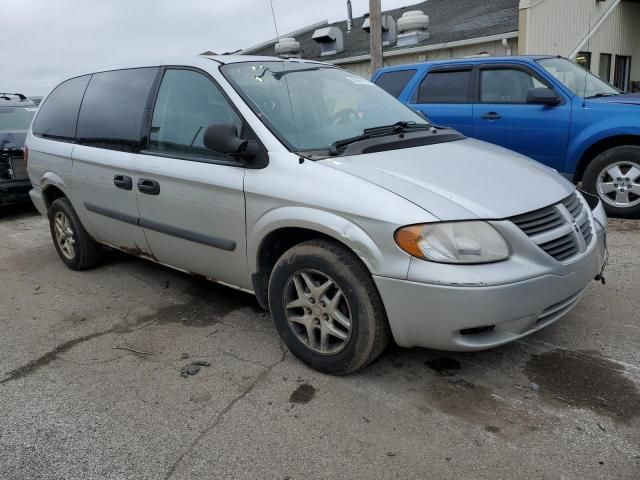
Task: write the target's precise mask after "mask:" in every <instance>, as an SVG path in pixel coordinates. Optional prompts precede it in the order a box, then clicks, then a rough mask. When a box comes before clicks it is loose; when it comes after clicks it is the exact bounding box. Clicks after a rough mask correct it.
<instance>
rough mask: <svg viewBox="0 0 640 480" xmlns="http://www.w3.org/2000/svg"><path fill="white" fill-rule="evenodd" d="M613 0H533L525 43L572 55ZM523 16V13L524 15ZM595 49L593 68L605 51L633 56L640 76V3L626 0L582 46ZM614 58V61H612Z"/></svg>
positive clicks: (531, 50) (532, 50)
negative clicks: (597, 0)
mask: <svg viewBox="0 0 640 480" xmlns="http://www.w3.org/2000/svg"><path fill="white" fill-rule="evenodd" d="M612 3H613V0H606V1H602V2H596V1H595V0H542V1H538V0H530V1H528V2H521V8H522V7H524V6H526V5H527V4H530V5H531V7H529V8H527V9H526V10H527V12H526V22H527V24H526V26H525V27H524V28H522V27H521V32H524V34H525V35H526V38H525V39H524V41H523V42H521V45H522V46H523V47H524V50H525V51H524V52H523V53H527V54H557V55H563V56H568V55H570V54H571V52H572V51H573V50H574V49H575V48H576V47H577V46H578V45H579V44H580V42H581V40H582V39H583V38H584V37H585V36H586V34H587V32H589V30H590V28H591V27H592V26H593V25H595V24H596V23H597V22H598V20H599V19H600V18H601V17H602V15H604V14H605V12H607V10H608V9H609V8H610V7H611V5H612ZM521 18H522V17H521ZM582 50H584V51H588V52H591V54H592V55H591V58H592V61H591V70H592V71H593V72H596V73H597V72H598V66H599V57H600V54H601V53H610V54H613V55H614V56H615V55H630V56H632V73H631V75H632V79H634V80H640V4H638V3H634V2H627V1H623V2H622V3H621V4H620V5H618V6H617V7H616V9H615V10H614V11H613V12H612V13H611V15H609V17H608V18H607V19H606V20H605V21H604V23H603V24H602V25H601V27H600V28H599V29H598V30H597V31H596V33H595V34H594V35H593V36H592V37H591V39H590V40H589V42H588V43H587V44H586V45H585V46H584V47H583V48H582ZM613 63H614V61H612V64H613Z"/></svg>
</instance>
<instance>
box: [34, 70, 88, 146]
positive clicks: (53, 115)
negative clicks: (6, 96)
mask: <svg viewBox="0 0 640 480" xmlns="http://www.w3.org/2000/svg"><path fill="white" fill-rule="evenodd" d="M90 78H91V75H85V76H84V77H77V78H72V79H71V80H67V81H66V82H63V83H61V84H60V85H58V86H57V87H56V88H55V90H53V92H51V94H50V95H49V96H48V97H47V99H46V100H45V102H44V103H43V104H42V105H41V106H40V110H39V111H38V114H37V115H38V116H37V117H36V119H35V121H34V123H33V133H34V134H35V135H39V136H43V137H51V138H58V139H61V140H73V139H74V138H75V136H76V122H77V121H78V110H80V102H81V101H82V95H84V91H85V90H86V88H87V84H88V83H89V79H90Z"/></svg>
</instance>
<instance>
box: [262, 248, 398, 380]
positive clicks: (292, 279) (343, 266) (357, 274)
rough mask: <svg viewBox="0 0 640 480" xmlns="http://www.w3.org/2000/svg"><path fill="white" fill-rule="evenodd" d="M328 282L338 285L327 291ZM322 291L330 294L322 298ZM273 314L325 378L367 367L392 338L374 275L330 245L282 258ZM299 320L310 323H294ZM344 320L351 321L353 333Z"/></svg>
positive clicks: (274, 276) (275, 275)
mask: <svg viewBox="0 0 640 480" xmlns="http://www.w3.org/2000/svg"><path fill="white" fill-rule="evenodd" d="M304 275H306V280H305V277H304ZM296 279H297V281H298V284H296ZM309 279H310V281H311V283H312V285H313V291H311V290H310V289H309V287H308V285H309V283H308V281H307V280H309ZM329 282H333V283H332V285H331V286H329V287H327V285H328V284H329ZM299 286H302V288H303V295H302V296H301V295H300V289H299V288H298V287H299ZM322 288H325V289H326V290H325V291H324V293H319V292H320V291H321V290H322ZM338 292H340V295H338ZM336 299H337V300H336ZM334 301H335V302H334ZM309 302H311V303H309ZM285 305H295V306H294V307H291V308H285ZM325 307H326V308H325ZM307 309H308V311H307ZM311 309H313V310H311ZM269 310H270V311H271V316H272V318H273V321H274V323H275V326H276V329H277V330H278V333H279V334H280V337H281V338H282V340H283V341H284V343H285V344H286V346H287V347H288V348H289V350H290V351H291V352H292V353H293V354H294V355H295V356H296V357H298V358H299V359H300V360H302V361H303V362H304V363H306V364H307V365H309V366H310V367H311V368H313V369H315V370H318V371H320V372H324V373H331V374H335V375H346V374H349V373H352V372H355V371H356V370H359V369H361V368H363V367H365V366H366V365H368V364H369V363H371V362H373V361H374V360H375V359H376V358H377V357H378V356H379V355H380V354H381V353H382V352H383V351H384V349H385V347H386V346H387V344H388V342H389V338H390V330H389V323H388V321H387V316H386V313H385V310H384V305H383V304H382V299H381V298H380V295H379V294H378V290H377V288H376V286H375V284H374V282H373V279H372V278H371V275H370V274H369V272H368V271H367V269H366V268H365V266H364V265H363V264H362V263H361V262H360V260H359V259H358V258H357V257H356V256H355V255H354V254H353V253H351V252H350V251H349V250H348V249H346V248H345V247H343V246H341V245H339V244H337V243H333V242H330V241H326V240H311V241H308V242H304V243H301V244H298V245H296V246H295V247H293V248H291V249H290V250H288V251H286V252H285V253H284V254H283V255H282V256H281V257H280V259H279V260H278V261H277V262H276V265H275V267H274V268H273V271H272V272H271V277H270V279H269ZM296 317H297V318H298V319H300V318H302V319H303V321H304V322H306V323H305V324H302V323H297V322H294V321H291V322H290V319H291V318H296ZM314 317H315V318H314ZM345 318H347V320H350V322H348V323H349V327H348V328H347V327H346V326H345V325H346V323H345ZM336 319H337V320H336ZM312 322H313V323H312ZM307 325H311V331H312V332H313V335H310V334H309V332H310V330H309V328H308V327H307ZM327 332H328V333H327ZM337 333H339V334H340V335H339V336H334V334H337ZM344 337H346V338H344ZM323 339H326V340H323Z"/></svg>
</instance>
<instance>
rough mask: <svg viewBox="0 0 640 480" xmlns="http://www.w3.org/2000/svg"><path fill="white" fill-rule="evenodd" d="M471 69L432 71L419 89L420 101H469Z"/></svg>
mask: <svg viewBox="0 0 640 480" xmlns="http://www.w3.org/2000/svg"><path fill="white" fill-rule="evenodd" d="M470 83H471V70H456V71H447V72H437V71H436V72H430V73H428V74H427V76H426V77H425V78H424V80H422V83H421V84H420V88H419V90H418V103H469V85H470Z"/></svg>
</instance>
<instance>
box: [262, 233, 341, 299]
mask: <svg viewBox="0 0 640 480" xmlns="http://www.w3.org/2000/svg"><path fill="white" fill-rule="evenodd" d="M316 239H326V240H328V241H331V242H334V243H339V244H341V245H343V246H345V245H344V244H343V243H342V242H339V241H338V240H336V239H335V238H333V237H331V236H329V235H326V234H324V233H320V232H318V231H316V230H310V229H307V228H296V227H287V228H280V229H278V230H274V231H273V232H271V233H269V234H268V235H267V236H266V237H265V238H264V239H263V240H262V243H261V244H260V248H259V249H258V271H257V272H256V273H255V274H254V275H253V277H252V282H253V288H254V291H255V294H256V297H257V299H258V303H259V304H260V306H261V307H262V308H265V309H268V308H269V303H268V289H269V277H270V276H271V271H272V270H273V267H274V266H275V264H276V262H277V261H278V259H279V258H280V257H281V256H282V254H283V253H284V252H286V251H287V250H289V249H290V248H291V247H293V246H295V245H298V244H299V243H302V242H306V241H309V240H316ZM347 248H348V247H347Z"/></svg>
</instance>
